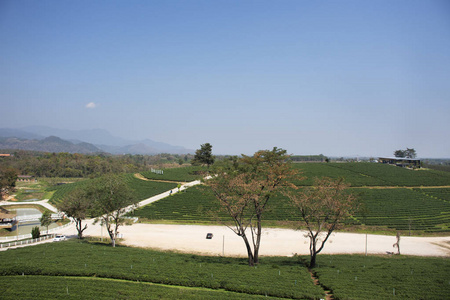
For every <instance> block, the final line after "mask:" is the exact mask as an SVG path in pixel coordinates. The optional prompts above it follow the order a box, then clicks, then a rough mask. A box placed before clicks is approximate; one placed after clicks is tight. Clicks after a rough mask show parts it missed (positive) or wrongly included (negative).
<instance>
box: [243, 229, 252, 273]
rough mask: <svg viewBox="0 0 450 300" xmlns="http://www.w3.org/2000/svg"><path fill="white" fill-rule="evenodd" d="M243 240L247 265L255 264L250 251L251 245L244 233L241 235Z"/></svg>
mask: <svg viewBox="0 0 450 300" xmlns="http://www.w3.org/2000/svg"><path fill="white" fill-rule="evenodd" d="M241 237H242V239H243V240H244V243H245V247H246V248H247V255H248V265H249V266H250V267H253V266H254V265H255V259H254V256H253V252H252V247H251V246H250V243H249V242H248V239H247V236H246V235H245V233H244V234H243V235H242V236H241Z"/></svg>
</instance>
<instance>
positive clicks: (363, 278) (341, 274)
mask: <svg viewBox="0 0 450 300" xmlns="http://www.w3.org/2000/svg"><path fill="white" fill-rule="evenodd" d="M317 263H318V265H319V267H318V268H316V269H315V270H314V271H315V272H316V274H317V276H318V278H319V280H320V283H321V284H322V285H324V286H326V287H327V288H329V289H331V290H332V291H333V294H334V296H335V298H336V299H397V298H398V299H448V295H449V293H450V282H449V274H450V259H448V258H432V257H408V256H398V255H395V256H389V257H376V256H367V257H366V256H361V255H333V256H331V255H321V256H318V258H317Z"/></svg>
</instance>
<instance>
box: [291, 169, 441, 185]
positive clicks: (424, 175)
mask: <svg viewBox="0 0 450 300" xmlns="http://www.w3.org/2000/svg"><path fill="white" fill-rule="evenodd" d="M293 168H295V169H297V170H298V171H300V172H302V175H303V176H305V177H306V180H304V181H300V182H298V183H297V184H298V185H311V183H312V181H313V179H314V177H323V176H327V177H331V178H339V177H342V178H345V180H346V181H347V182H349V183H350V184H351V185H352V186H353V187H362V186H368V187H369V186H399V187H402V186H408V187H411V186H448V187H450V172H443V171H438V170H429V169H427V170H420V169H418V170H411V169H406V168H400V167H396V166H391V165H386V164H378V163H296V164H293Z"/></svg>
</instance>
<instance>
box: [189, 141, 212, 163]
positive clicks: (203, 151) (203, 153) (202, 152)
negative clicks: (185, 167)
mask: <svg viewBox="0 0 450 300" xmlns="http://www.w3.org/2000/svg"><path fill="white" fill-rule="evenodd" d="M214 160H215V159H214V156H213V155H212V145H211V144H210V143H206V144H202V145H200V149H197V150H196V151H195V156H194V159H192V164H193V165H207V166H208V167H209V166H210V165H212V164H213V163H214Z"/></svg>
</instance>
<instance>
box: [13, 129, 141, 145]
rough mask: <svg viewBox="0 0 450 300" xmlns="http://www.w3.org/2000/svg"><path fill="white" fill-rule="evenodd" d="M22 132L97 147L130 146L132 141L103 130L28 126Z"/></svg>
mask: <svg viewBox="0 0 450 300" xmlns="http://www.w3.org/2000/svg"><path fill="white" fill-rule="evenodd" d="M21 129H22V131H26V132H30V133H34V134H38V135H41V136H52V135H53V136H58V137H60V138H62V139H65V140H77V141H82V142H86V143H91V144H97V145H102V144H103V145H111V146H125V145H129V144H132V141H129V140H126V139H123V138H120V137H115V136H112V135H111V134H110V133H109V132H108V131H106V130H104V129H90V130H67V129H57V128H51V127H46V126H28V127H23V128H21Z"/></svg>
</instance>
